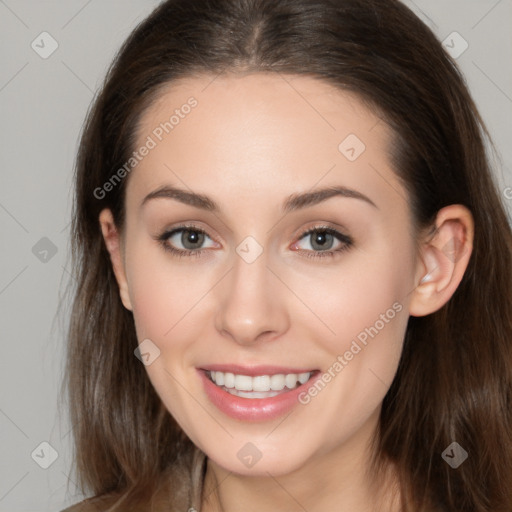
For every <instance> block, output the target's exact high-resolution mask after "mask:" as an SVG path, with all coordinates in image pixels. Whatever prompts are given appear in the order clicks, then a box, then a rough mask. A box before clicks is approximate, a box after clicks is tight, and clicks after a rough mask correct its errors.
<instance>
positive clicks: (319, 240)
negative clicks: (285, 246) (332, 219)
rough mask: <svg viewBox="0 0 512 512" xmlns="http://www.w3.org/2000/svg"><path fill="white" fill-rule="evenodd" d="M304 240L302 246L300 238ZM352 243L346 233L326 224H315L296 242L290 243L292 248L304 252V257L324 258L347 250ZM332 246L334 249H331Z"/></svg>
mask: <svg viewBox="0 0 512 512" xmlns="http://www.w3.org/2000/svg"><path fill="white" fill-rule="evenodd" d="M303 239H304V240H306V241H308V243H306V244H305V245H306V246H308V245H309V247H306V248H304V247H303V246H302V243H301V240H303ZM352 245H353V240H352V238H350V237H349V236H347V235H344V234H343V233H340V232H339V231H337V230H335V229H333V228H330V227H328V226H315V227H314V228H312V229H309V230H308V231H306V232H305V233H303V234H302V235H301V237H300V239H299V241H298V242H295V243H294V244H293V245H292V249H294V250H296V249H299V252H305V253H306V254H305V255H306V257H311V258H325V257H334V256H336V254H337V253H340V252H343V251H346V250H348V249H349V248H350V247H352ZM333 247H334V249H333Z"/></svg>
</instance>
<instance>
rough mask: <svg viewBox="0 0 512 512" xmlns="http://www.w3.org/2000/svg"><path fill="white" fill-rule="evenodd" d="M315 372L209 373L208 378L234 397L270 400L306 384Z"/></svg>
mask: <svg viewBox="0 0 512 512" xmlns="http://www.w3.org/2000/svg"><path fill="white" fill-rule="evenodd" d="M312 374H313V372H304V373H299V374H297V373H287V374H284V373H278V374H275V375H256V376H253V377H251V376H250V375H240V374H235V373H230V372H221V371H208V372H207V376H208V377H209V378H210V380H211V381H212V382H213V383H214V384H216V385H217V386H219V387H221V388H223V389H224V390H225V391H227V392H228V393H231V394H232V395H236V396H241V397H245V398H269V397H272V396H277V395H279V394H281V392H282V391H283V389H285V388H287V389H286V390H285V391H284V392H286V391H288V390H290V389H295V388H296V387H297V386H298V385H301V384H305V383H306V382H307V381H308V380H309V379H310V378H311V375H312Z"/></svg>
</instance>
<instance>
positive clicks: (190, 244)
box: [158, 226, 215, 256]
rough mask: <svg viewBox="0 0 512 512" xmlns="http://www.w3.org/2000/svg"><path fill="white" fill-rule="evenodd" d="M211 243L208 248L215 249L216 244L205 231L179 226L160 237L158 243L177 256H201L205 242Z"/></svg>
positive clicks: (193, 227)
mask: <svg viewBox="0 0 512 512" xmlns="http://www.w3.org/2000/svg"><path fill="white" fill-rule="evenodd" d="M206 239H208V240H210V241H211V244H210V245H207V246H206V247H214V246H215V242H214V241H213V240H212V239H211V238H210V237H209V236H208V235H207V234H206V232H205V231H203V230H202V229H199V228H197V227H195V226H178V227H177V228H175V229H172V230H170V231H165V232H164V233H162V234H161V235H159V236H158V241H159V242H160V244H161V245H162V247H163V248H164V249H165V250H166V251H170V252H172V253H174V254H176V255H177V256H200V255H201V254H202V253H203V251H204V249H205V247H204V246H203V244H204V242H205V240H206Z"/></svg>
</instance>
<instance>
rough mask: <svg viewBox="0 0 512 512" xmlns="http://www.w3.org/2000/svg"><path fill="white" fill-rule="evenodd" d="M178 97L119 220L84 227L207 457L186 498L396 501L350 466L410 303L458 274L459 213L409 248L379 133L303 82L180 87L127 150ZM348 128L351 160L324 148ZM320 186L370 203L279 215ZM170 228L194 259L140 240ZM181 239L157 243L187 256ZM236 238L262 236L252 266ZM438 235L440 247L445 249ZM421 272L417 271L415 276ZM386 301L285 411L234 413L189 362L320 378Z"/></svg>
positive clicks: (335, 94)
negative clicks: (322, 381)
mask: <svg viewBox="0 0 512 512" xmlns="http://www.w3.org/2000/svg"><path fill="white" fill-rule="evenodd" d="M190 96H194V97H195V98H196V99H197V101H198V105H197V107H196V108H195V109H194V110H193V111H192V112H191V113H190V114H189V115H188V116H187V117H186V118H184V119H182V120H180V123H179V125H177V126H176V127H175V128H174V129H173V131H172V132H170V133H169V134H167V135H166V136H165V137H164V138H163V140H162V141H161V142H158V144H157V146H156V147H155V148H154V149H152V150H151V151H150V152H149V154H148V155H147V156H145V157H144V159H143V160H142V161H141V162H140V163H139V164H138V165H137V167H136V168H135V169H134V170H133V171H132V173H131V175H130V176H129V181H128V184H127V189H126V202H125V207H126V221H125V225H124V227H123V230H122V232H121V230H119V229H117V227H116V225H115V223H114V219H113V218H112V214H111V212H110V210H108V209H105V210H103V211H102V212H101V215H100V218H99V221H100V225H101V229H102V233H103V236H104V239H105V242H106V245H107V248H108V250H109V253H110V256H111V260H112V264H113V268H114V271H115V274H116V278H117V281H118V284H119V290H120V296H121V300H122V302H123V304H124V306H125V307H126V308H127V309H129V310H130V311H132V312H133V315H134V319H135V325H136V332H137V338H138V340H139V343H140V342H142V340H144V339H146V338H149V339H150V340H152V342H153V343H154V344H155V345H156V346H158V348H159V350H160V357H158V358H157V359H156V360H155V361H154V362H153V363H152V364H151V365H149V366H146V370H147V372H148V376H149V379H150V380H151V382H152V384H153V385H154V387H155V390H156V391H157V393H158V394H159V396H160V397H161V399H162V401H163V403H164V404H165V406H166V407H167V409H168V410H169V411H170V413H171V414H172V415H173V416H174V418H176V420H177V422H178V423H179V424H180V426H181V427H182V428H183V430H184V431H185V432H186V434H187V435H188V436H189V437H190V438H191V439H192V441H193V442H194V443H195V444H196V445H197V446H198V447H199V448H200V449H201V450H202V451H203V452H205V454H206V455H207V456H208V469H207V476H206V483H205V495H209V499H208V502H206V500H205V502H204V503H203V505H202V510H203V511H206V512H218V511H225V512H236V511H239V510H244V511H247V512H251V511H261V510H276V511H283V512H295V511H297V512H298V511H303V510H307V511H308V512H320V511H325V510H336V511H340V512H344V511H346V512H348V511H351V512H362V511H374V510H382V511H394V510H397V502H396V501H394V500H393V499H392V496H391V494H390V493H389V490H390V489H391V488H392V487H390V485H386V486H385V489H386V490H384V487H383V486H381V485H379V484H378V482H377V481H376V480H374V479H372V478H371V477H369V476H368V474H367V473H366V471H367V469H368V463H369V458H370V447H369V445H370V442H371V440H372V436H373V435H374V434H375V431H376V428H377V425H378V418H379V412H380V408H381V404H382V400H383V398H384V396H385V394H386V392H387V391H388V389H389V386H390V384H391V382H392V380H393V377H394V375H395V372H396V369H397V365H398V362H399V358H400V354H401V350H402V342H403V337H404V333H405V329H406V325H407V320H408V317H409V315H415V316H422V315H428V314H430V313H432V312H434V311H436V310H438V309H439V308H441V307H442V306H443V305H444V304H445V303H446V302H447V301H448V300H449V299H450V297H451V296H452V295H453V293H454V291H455V290H456V288H457V286H458V285H459V283H460V281H461V279H462V276H463V274H464V271H465V269H466V267H467V264H468V261H469V257H470V254H471V247H472V239H473V221H472V218H471V214H470V212H469V211H468V210H467V209H466V208H464V207H463V206H460V205H451V206H448V207H446V208H443V209H442V210H441V211H440V212H439V214H438V217H437V220H436V226H435V227H436V228H437V230H436V236H435V237H434V238H432V239H430V240H426V241H424V243H422V244H421V250H420V252H419V253H418V251H417V250H416V246H415V241H414V239H413V236H412V233H413V230H412V224H411V223H412V219H411V213H410V206H409V204H408V202H407V200H406V197H407V194H406V192H405V190H404V189H403V187H402V185H401V184H400V183H399V181H398V179H397V177H396V175H395V174H394V172H393V169H392V167H391V163H390V158H389V155H388V147H389V144H390V141H391V137H392V134H391V131H390V129H389V128H388V127H387V125H386V124H385V123H384V122H383V121H382V120H380V119H379V117H377V116H376V115H375V113H374V112H372V111H370V110H369V109H368V108H367V107H365V106H364V105H363V103H361V102H360V101H359V100H358V98H357V97H356V96H355V95H353V94H349V93H346V92H341V91H339V90H337V89H334V88H333V87H332V86H330V85H328V84H326V83H323V82H321V81H319V80H316V79H313V78H309V77H296V76H294V77H291V76H287V77H283V76H280V75H277V74H248V75H240V76H234V75H229V76H221V77H217V78H216V79H215V80H213V77H211V76H205V77H194V78H190V79H188V80H183V81H180V82H179V83H176V84H173V86H172V87H170V88H169V89H168V90H166V91H165V92H164V93H163V94H162V95H161V96H160V98H159V99H158V101H155V102H154V103H153V104H152V105H151V106H150V108H149V109H148V110H147V111H146V112H145V113H144V115H143V117H142V119H141V123H140V126H139V130H138V141H139V143H140V144H138V145H137V147H139V146H140V145H142V144H143V143H144V141H145V140H146V138H147V136H148V135H150V134H151V133H152V131H153V130H154V128H155V127H156V126H158V125H159V124H160V123H161V122H162V121H163V120H165V119H168V118H169V112H172V111H174V109H176V108H178V107H179V106H180V105H182V104H184V103H185V102H186V101H187V98H189V97H190ZM349 134H355V135H356V136H357V137H358V138H359V139H360V140H361V141H363V143H364V145H365V146H366V149H365V151H364V152H363V153H362V154H361V155H360V156H359V157H358V158H357V159H355V160H354V161H350V160H349V159H348V158H347V157H346V156H345V155H344V154H342V152H341V151H340V150H339V149H338V146H339V144H340V143H341V142H342V141H343V140H344V139H345V138H346V137H347V136H348V135H349ZM163 185H168V186H174V187H179V188H182V189H185V190H186V191H188V192H195V193H200V194H204V195H207V196H208V197H210V198H211V199H212V200H213V201H215V203H217V204H218V206H219V211H217V212H212V211H207V210H204V209H201V208H198V207H196V206H192V205H186V204H183V203H182V202H179V201H177V200H175V199H169V198H162V197H160V198H156V199H151V200H149V201H147V202H146V203H145V204H144V205H143V206H141V203H142V201H143V199H144V197H145V196H146V195H147V194H149V193H150V192H152V191H154V190H155V189H157V188H159V187H161V186H163ZM329 186H343V187H347V188H349V189H351V190H355V191H357V192H359V193H360V194H364V196H366V198H367V199H369V200H370V202H369V201H368V200H364V199H360V198H356V197H342V196H339V195H338V196H333V197H330V198H329V199H327V200H325V201H322V202H319V203H317V204H311V205H308V206H306V207H303V208H300V209H296V210H293V211H289V212H287V213H283V210H282V204H283V203H284V201H285V200H286V199H287V198H288V197H289V196H290V195H292V194H300V193H304V192H310V191H311V190H313V189H318V188H323V187H329ZM371 202H372V203H373V204H371ZM184 223H193V224H194V226H195V228H199V229H200V230H202V231H204V232H205V233H206V235H205V237H204V241H203V242H202V245H196V247H197V248H198V249H204V251H203V253H202V254H201V255H199V256H197V257H196V256H188V257H181V258H178V257H177V256H175V255H174V254H172V253H170V252H168V251H165V250H164V249H163V247H162V245H161V244H160V243H159V242H158V241H157V240H156V238H157V237H158V236H159V235H161V234H162V233H163V232H165V231H170V230H171V229H174V228H176V227H179V226H181V225H183V224H184ZM326 225H327V226H328V227H331V228H333V229H335V230H336V231H338V232H340V233H342V234H344V235H346V236H348V237H350V238H351V240H352V242H353V243H352V245H350V246H347V247H346V250H343V251H338V252H335V253H334V256H333V257H323V258H322V257H317V258H313V257H311V258H308V257H307V255H308V254H310V255H311V254H313V255H315V254H316V255H317V254H318V253H320V252H322V248H318V246H317V245H314V243H315V237H314V236H312V235H307V236H302V235H303V233H304V232H305V231H307V230H308V229H310V228H312V227H320V228H321V227H322V226H323V227H325V226H326ZM319 231H320V232H321V229H319ZM181 234H182V233H181V232H180V233H179V234H178V235H174V236H173V237H172V238H169V239H167V241H166V243H167V244H168V245H171V246H173V247H175V248H176V249H181V250H182V251H183V250H185V251H186V250H188V251H189V253H190V252H192V251H193V250H194V249H190V247H191V246H190V245H189V246H188V249H187V247H185V246H184V245H183V242H182V240H183V239H182V237H181ZM248 236H251V237H253V238H254V239H255V240H256V241H257V242H258V244H259V245H260V246H261V247H262V248H263V252H262V254H261V255H259V257H257V258H256V259H255V261H253V262H251V263H250V264H249V263H247V262H246V261H245V260H244V259H243V258H242V257H241V256H240V255H239V253H237V251H236V248H237V246H239V244H240V243H241V242H242V241H243V240H244V239H245V238H246V237H248ZM343 240H345V239H341V241H340V240H338V239H337V238H333V239H332V242H329V244H327V246H326V249H328V250H332V251H336V250H337V249H340V248H342V247H344V246H345V245H346V244H345V242H344V241H343ZM454 241H455V242H457V243H455V244H454V245H453V243H454ZM450 244H452V245H450ZM450 247H455V251H456V253H455V255H453V254H450V255H449V256H448V255H447V254H448V251H447V248H450ZM427 273H429V275H430V280H428V281H426V282H422V283H420V281H421V279H422V278H423V277H424V276H425V275H426V274H427ZM393 304H395V306H396V304H398V305H399V306H401V307H400V308H396V309H399V311H395V310H393V311H394V313H393V318H392V319H391V320H388V321H387V322H386V323H385V325H384V327H383V328H380V327H379V332H378V334H377V335H376V336H375V337H373V338H369V342H368V344H367V345H365V346H364V347H363V349H362V350H361V351H360V352H358V353H357V355H356V356H354V357H353V358H352V359H351V360H350V361H349V362H348V364H347V365H346V366H345V367H344V368H343V370H342V371H341V372H339V374H337V375H336V377H335V378H333V379H332V380H331V381H330V382H329V383H328V384H327V385H326V386H325V388H324V389H323V390H322V391H321V392H320V393H318V395H317V396H315V397H314V398H312V399H311V400H310V402H309V403H307V404H306V405H303V404H298V405H297V406H295V407H294V408H293V409H292V410H291V412H290V413H288V415H284V416H282V417H279V418H276V419H272V420H268V421H251V422H249V421H241V420H238V419H234V418H232V417H230V416H228V415H226V414H225V413H224V412H222V411H220V410H219V409H218V408H217V407H216V406H215V405H214V404H213V403H212V402H211V401H210V400H209V398H208V396H206V394H205V392H204V390H203V387H202V384H201V382H200V379H199V378H198V374H197V370H196V368H199V367H201V366H203V365H208V364H213V363H226V362H228V363H233V364H240V365H244V366H251V365H257V364H271V365H282V366H290V367H307V368H315V369H320V370H321V371H322V372H326V371H327V370H328V369H329V368H330V367H332V366H333V363H334V362H335V361H336V359H337V356H338V355H340V354H344V353H346V351H347V350H349V349H350V347H351V343H352V341H353V340H354V339H357V338H356V337H357V335H358V334H360V333H361V332H363V331H364V330H365V328H368V327H370V326H375V325H377V324H376V321H378V320H379V318H382V317H381V316H380V315H382V314H384V313H386V311H388V310H389V309H390V308H392V306H393ZM381 324H382V322H381ZM248 442H250V443H252V444H254V445H255V446H256V447H257V448H258V450H259V451H260V452H261V454H262V457H261V459H260V460H259V461H258V462H257V463H256V464H255V465H254V466H252V467H247V466H246V465H244V464H243V463H242V462H241V460H240V459H239V458H238V457H237V453H238V452H239V450H240V449H241V448H242V447H243V446H244V445H246V443H248ZM391 478H392V477H391ZM388 484H389V482H388Z"/></svg>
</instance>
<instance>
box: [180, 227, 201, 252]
mask: <svg viewBox="0 0 512 512" xmlns="http://www.w3.org/2000/svg"><path fill="white" fill-rule="evenodd" d="M203 237H204V234H203V233H199V232H198V231H192V230H185V231H183V234H182V235H181V243H182V244H183V246H184V247H185V248H187V249H195V248H196V247H189V246H190V245H192V246H194V245H197V244H199V245H201V242H202V241H203Z"/></svg>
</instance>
